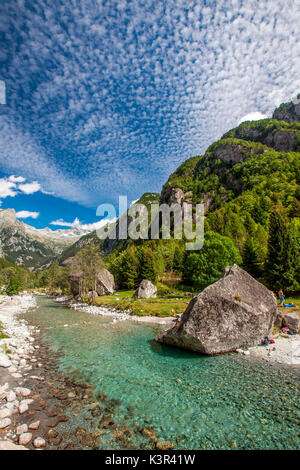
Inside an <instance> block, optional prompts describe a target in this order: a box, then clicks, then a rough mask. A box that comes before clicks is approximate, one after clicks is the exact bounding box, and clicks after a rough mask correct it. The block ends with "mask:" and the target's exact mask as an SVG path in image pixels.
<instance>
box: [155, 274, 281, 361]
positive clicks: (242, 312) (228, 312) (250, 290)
mask: <svg viewBox="0 0 300 470" xmlns="http://www.w3.org/2000/svg"><path fill="white" fill-rule="evenodd" d="M276 314H277V304H276V299H275V297H274V295H273V293H272V292H271V291H269V290H268V289H267V288H266V287H265V286H263V285H262V284H261V283H259V282H258V281H256V280H255V279H253V277H251V276H250V274H248V273H247V272H246V271H244V270H243V269H241V268H239V267H238V266H237V265H233V266H228V267H227V268H226V269H225V271H224V273H223V274H222V276H221V278H220V279H219V280H218V281H217V282H215V283H214V284H212V285H210V286H208V287H207V288H206V289H204V291H203V292H201V293H200V294H198V295H197V296H195V297H194V298H193V299H192V300H191V302H190V303H189V305H188V307H187V309H186V310H185V312H184V313H183V314H182V316H181V319H180V321H178V322H177V323H176V324H175V326H174V327H172V328H170V329H169V330H166V331H163V332H161V333H159V334H158V336H157V337H156V341H158V342H160V343H166V344H169V345H172V346H177V347H179V348H183V349H189V350H192V351H197V352H199V353H202V354H210V355H212V354H220V353H226V352H229V351H234V350H236V349H238V348H243V349H245V348H248V347H250V346H256V345H259V344H262V341H263V339H264V338H265V336H268V335H269V334H270V333H271V332H272V328H273V323H274V320H275V318H276Z"/></svg>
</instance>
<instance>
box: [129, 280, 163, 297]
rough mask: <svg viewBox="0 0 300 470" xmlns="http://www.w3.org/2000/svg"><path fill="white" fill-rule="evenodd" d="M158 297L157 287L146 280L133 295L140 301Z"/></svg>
mask: <svg viewBox="0 0 300 470" xmlns="http://www.w3.org/2000/svg"><path fill="white" fill-rule="evenodd" d="M156 295H157V287H156V286H155V285H154V284H152V282H151V281H148V280H147V279H144V280H143V281H142V282H141V283H140V285H139V287H138V288H137V289H136V291H135V293H134V294H133V296H134V297H138V298H139V299H150V298H151V297H156Z"/></svg>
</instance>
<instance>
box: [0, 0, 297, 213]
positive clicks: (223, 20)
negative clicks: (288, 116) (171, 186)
mask: <svg viewBox="0 0 300 470" xmlns="http://www.w3.org/2000/svg"><path fill="white" fill-rule="evenodd" d="M299 15H300V13H299V9H298V8H297V2H296V1H294V0H248V1H247V2H245V1H242V0H218V1H213V0H211V1H209V2H201V1H199V0H197V1H196V0H187V1H186V2H182V0H168V1H166V0H162V1H160V2H157V1H156V0H131V1H129V0H111V1H110V2H106V1H101V0H99V1H98V2H95V1H93V0H85V1H84V2H76V1H74V0H70V1H68V2H66V1H62V0H57V1H56V2H53V1H52V0H40V1H39V2H34V3H33V2H31V1H29V2H25V1H23V0H19V1H17V0H3V1H2V2H1V6H0V18H1V20H0V31H1V36H0V37H1V38H2V40H3V42H4V44H3V47H1V48H0V51H1V52H0V61H1V70H2V73H3V77H5V82H6V95H7V104H6V105H3V106H2V105H1V107H0V113H1V121H0V138H1V152H0V168H1V169H2V170H3V171H6V172H7V173H12V172H15V173H19V174H22V175H24V177H26V178H30V179H31V180H37V181H39V183H40V184H41V185H42V187H43V188H44V190H45V191H49V192H53V193H54V194H56V195H57V196H60V197H63V198H65V199H68V200H72V201H78V202H80V203H82V204H86V205H95V204H96V203H99V202H102V201H103V200H104V199H111V198H112V195H113V194H115V195H116V197H117V195H118V194H127V195H128V197H129V200H132V199H136V198H137V197H138V196H139V195H140V194H141V193H143V192H145V191H151V190H154V191H157V190H160V187H161V184H162V183H163V182H164V181H165V180H166V178H167V177H168V175H169V174H170V172H171V171H173V170H174V169H175V168H176V167H177V166H178V164H179V163H181V162H182V161H183V160H184V159H186V158H188V157H190V156H193V155H197V154H200V153H203V152H204V151H205V149H206V148H207V146H208V145H209V144H210V143H212V142H213V141H214V140H216V139H217V138H219V137H220V136H221V135H222V134H223V133H224V132H225V131H226V130H228V129H229V128H230V127H233V126H236V125H237V124H238V122H239V121H240V120H241V119H243V118H242V117H243V116H244V117H245V116H247V114H248V113H249V112H251V113H252V112H258V113H262V115H264V116H265V115H267V116H270V115H271V112H272V110H273V108H274V105H277V104H279V103H280V102H281V101H287V100H289V99H290V98H291V97H292V96H294V95H295V94H296V93H297V92H298V91H299V89H300V78H299V69H300V59H299V54H298V42H299V40H300V38H299V24H300V16H299ZM0 78H1V77H0ZM11 182H13V181H11ZM6 191H8V192H9V191H13V187H8V186H7V187H6Z"/></svg>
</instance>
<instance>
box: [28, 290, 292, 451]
mask: <svg viewBox="0 0 300 470" xmlns="http://www.w3.org/2000/svg"><path fill="white" fill-rule="evenodd" d="M38 305H39V308H38V309H35V310H33V311H31V312H28V313H27V314H26V318H27V320H28V321H29V322H30V323H31V324H33V325H37V326H39V327H40V328H41V332H42V336H43V339H45V340H47V341H48V342H49V343H50V344H51V345H52V347H53V349H54V350H56V351H57V350H59V351H60V353H61V358H60V368H61V370H62V371H64V372H66V373H67V374H68V375H71V376H73V377H76V375H77V376H78V375H84V376H85V377H86V378H87V380H88V381H89V382H90V383H91V384H93V385H94V387H95V389H96V391H99V392H103V393H105V394H106V395H108V396H109V397H110V398H115V399H118V400H120V401H121V405H120V420H121V419H123V420H124V416H125V415H127V414H128V407H129V408H130V409H131V410H132V411H131V413H132V420H134V421H135V422H138V423H140V424H141V426H145V425H150V426H153V427H154V428H155V430H156V431H157V435H158V437H159V438H160V439H161V440H166V439H167V440H172V441H173V442H174V443H176V444H177V446H176V448H178V449H230V448H238V449H298V448H300V434H299V422H300V419H299V418H300V390H299V376H296V375H295V374H293V373H289V372H288V371H287V370H286V369H280V368H274V367H273V368H271V366H269V365H263V364H261V363H254V362H253V361H251V360H249V358H246V357H241V356H238V355H223V356H216V357H208V356H201V355H197V354H193V353H188V352H184V351H181V350H177V349H173V348H170V347H168V346H164V345H160V344H157V343H155V342H154V341H153V338H154V337H155V335H156V333H157V332H158V331H159V330H160V329H161V327H160V326H153V325H146V324H136V323H133V322H118V323H112V321H111V319H110V318H103V317H95V316H92V315H88V314H84V313H81V312H75V311H72V310H69V309H67V308H66V307H63V306H61V305H59V304H57V303H55V302H53V301H51V300H49V299H45V298H38ZM65 324H68V327H65V326H64V325H65ZM131 407H132V408H131Z"/></svg>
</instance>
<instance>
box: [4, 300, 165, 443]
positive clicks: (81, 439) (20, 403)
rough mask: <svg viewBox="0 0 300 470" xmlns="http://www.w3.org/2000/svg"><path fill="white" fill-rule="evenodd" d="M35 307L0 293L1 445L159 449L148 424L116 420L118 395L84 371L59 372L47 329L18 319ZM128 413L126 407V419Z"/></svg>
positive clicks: (129, 410)
mask: <svg viewBox="0 0 300 470" xmlns="http://www.w3.org/2000/svg"><path fill="white" fill-rule="evenodd" d="M35 307H36V301H35V299H34V297H32V296H30V295H26V296H14V297H4V296H3V297H2V298H1V304H0V321H1V323H2V326H3V328H2V333H4V334H3V336H7V337H6V338H3V340H2V343H1V344H2V345H3V344H4V345H5V350H6V353H5V354H3V355H2V356H0V358H1V361H2V362H1V366H0V450H35V449H39V450H41V449H47V450H71V449H76V450H77V449H83V450H88V449H99V448H100V447H102V448H105V449H139V448H148V449H152V448H153V446H154V448H155V446H158V447H157V448H159V445H160V443H159V442H158V441H157V440H156V439H154V440H153V436H154V435H155V431H154V430H151V429H150V427H149V426H148V427H147V425H146V424H145V427H144V428H140V426H136V425H135V424H133V425H132V424H131V426H130V427H129V425H128V423H126V422H125V421H120V420H119V419H118V424H116V422H115V416H116V417H118V409H119V405H120V403H119V402H118V401H117V400H115V399H110V398H109V397H108V396H107V395H106V394H105V393H102V392H99V391H98V392H97V393H95V392H94V388H93V386H92V385H91V384H90V383H89V382H86V381H85V378H84V376H83V375H80V376H76V379H74V378H71V375H72V374H63V373H61V372H60V371H59V358H60V353H59V352H55V351H53V349H51V345H50V347H49V345H48V344H47V343H45V341H43V340H42V338H41V335H42V333H45V331H44V330H43V329H42V330H40V329H39V328H37V327H33V326H31V325H29V324H28V322H27V321H25V320H24V319H23V318H22V315H23V314H26V312H27V311H28V310H29V309H32V311H35V310H36V309H35ZM41 313H43V312H41ZM25 316H26V315H25ZM131 413H132V409H128V410H127V414H128V417H129V418H130V417H131ZM148 428H149V429H148ZM170 445H171V447H172V446H173V444H170V443H169V446H170ZM167 447H168V446H167Z"/></svg>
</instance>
